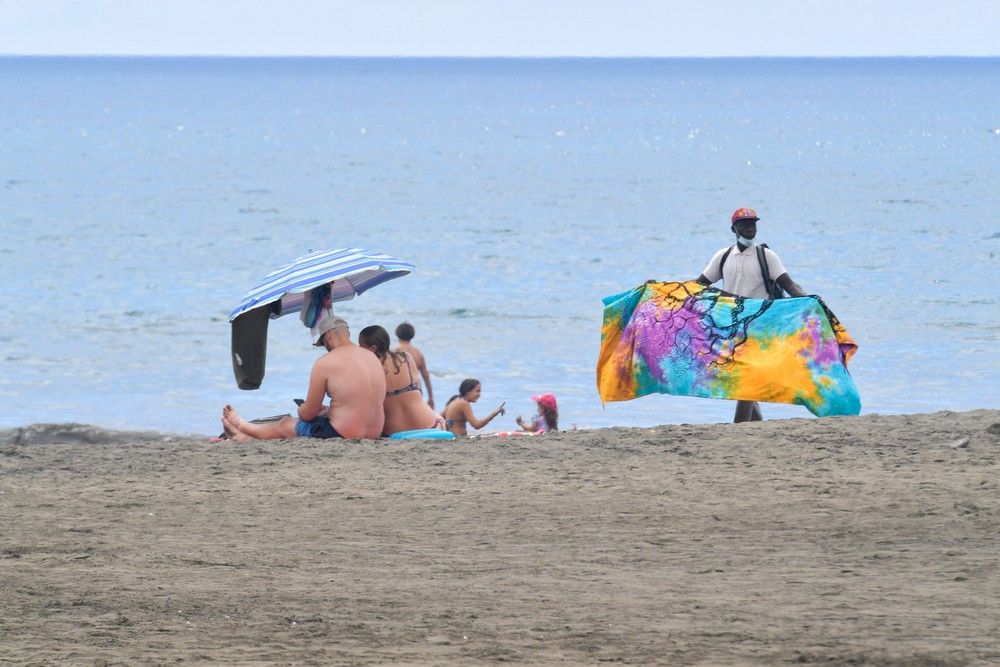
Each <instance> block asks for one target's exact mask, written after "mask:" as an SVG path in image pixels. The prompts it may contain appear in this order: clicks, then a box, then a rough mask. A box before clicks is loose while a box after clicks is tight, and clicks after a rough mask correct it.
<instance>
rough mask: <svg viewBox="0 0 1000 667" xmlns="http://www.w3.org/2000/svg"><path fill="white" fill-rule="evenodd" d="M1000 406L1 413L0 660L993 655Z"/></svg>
mask: <svg viewBox="0 0 1000 667" xmlns="http://www.w3.org/2000/svg"><path fill="white" fill-rule="evenodd" d="M998 454H1000V411H997V410H979V411H975V412H967V413H946V412H945V413H937V414H928V415H912V416H891V417H883V416H877V415H876V416H866V417H860V418H835V419H819V420H813V419H804V420H789V421H772V422H764V423H761V424H743V425H714V426H692V425H675V426H663V427H659V428H654V429H608V430H595V431H579V432H572V433H563V434H557V435H552V436H545V437H544V438H519V439H499V438H490V439H485V438H484V439H478V440H471V441H464V442H457V443H444V442H403V443H399V442H371V441H368V442H320V441H306V440H292V441H283V442H267V443H254V444H249V445H233V444H221V445H218V444H216V445H213V444H209V443H208V442H206V441H204V440H191V439H183V438H173V439H165V438H164V437H163V436H158V435H156V434H121V433H105V432H101V431H99V430H96V429H92V428H85V427H71V426H61V427H45V426H39V427H32V428H27V429H18V430H14V431H7V432H3V433H0V494H2V495H0V526H2V533H0V537H2V544H0V661H11V662H15V663H38V664H44V663H85V664H93V663H103V662H105V661H106V662H109V663H125V664H133V663H173V662H182V661H184V662H195V663H203V662H209V661H216V662H220V663H226V664H231V663H239V664H244V663H257V664H262V663H284V664H288V663H309V664H365V663H384V662H391V663H409V664H428V663H430V664H470V665H471V664H481V663H490V662H500V661H504V662H514V663H553V662H565V663H571V664H575V663H597V662H624V663H639V664H644V663H646V664H648V663H664V664H677V665H686V664H705V665H720V664H781V663H795V664H822V665H831V664H834V665H836V664H852V665H857V664H864V665H867V664H899V665H969V664H971V665H988V664H990V665H996V664H1000V568H998V559H1000V486H998V485H1000V475H998V473H1000V456H998Z"/></svg>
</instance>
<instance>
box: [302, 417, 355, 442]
mask: <svg viewBox="0 0 1000 667" xmlns="http://www.w3.org/2000/svg"><path fill="white" fill-rule="evenodd" d="M295 435H297V436H299V437H300V438H323V439H326V438H343V437H344V436H342V435H340V434H339V433H337V429H335V428H334V427H333V424H331V423H330V420H329V419H327V418H326V417H316V419H314V420H312V421H311V422H305V421H302V420H301V419H299V420H298V421H296V422H295Z"/></svg>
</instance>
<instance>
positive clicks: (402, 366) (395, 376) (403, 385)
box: [358, 324, 444, 435]
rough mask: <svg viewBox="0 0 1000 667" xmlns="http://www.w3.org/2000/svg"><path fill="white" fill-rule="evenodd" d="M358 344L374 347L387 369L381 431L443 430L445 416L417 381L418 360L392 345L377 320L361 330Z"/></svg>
mask: <svg viewBox="0 0 1000 667" xmlns="http://www.w3.org/2000/svg"><path fill="white" fill-rule="evenodd" d="M358 345H359V346H361V347H363V348H365V349H366V350H371V351H372V353H374V355H375V356H376V357H378V360H379V361H381V362H382V368H384V369H385V390H386V391H385V402H384V403H383V407H384V409H385V426H384V427H383V428H382V435H392V434H393V433H398V432H400V431H413V430H417V429H424V428H439V429H441V430H444V419H443V418H441V417H439V416H438V415H437V413H435V412H434V410H432V409H431V408H430V406H429V405H427V403H425V402H424V399H423V396H421V395H420V385H418V384H417V383H416V382H415V378H416V376H417V370H416V368H417V364H416V362H414V361H413V357H411V356H410V355H409V354H408V353H406V352H393V351H391V350H390V349H389V332H388V331H386V330H385V329H383V328H382V327H380V326H378V325H377V324H375V325H372V326H370V327H365V328H364V329H362V330H361V333H359V334H358Z"/></svg>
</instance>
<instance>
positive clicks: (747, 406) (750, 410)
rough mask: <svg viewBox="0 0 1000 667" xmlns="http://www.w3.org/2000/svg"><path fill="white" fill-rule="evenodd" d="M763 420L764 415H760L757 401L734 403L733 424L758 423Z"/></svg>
mask: <svg viewBox="0 0 1000 667" xmlns="http://www.w3.org/2000/svg"><path fill="white" fill-rule="evenodd" d="M763 420H764V415H763V414H761V411H760V406H759V405H757V401H736V416H735V417H733V422H734V423H736V424H739V423H740V422H759V421H763Z"/></svg>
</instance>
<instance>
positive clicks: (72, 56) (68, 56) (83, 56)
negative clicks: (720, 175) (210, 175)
mask: <svg viewBox="0 0 1000 667" xmlns="http://www.w3.org/2000/svg"><path fill="white" fill-rule="evenodd" d="M0 59H10V60H13V59H26V60H27V59H37V60H60V59H64V60H426V61H430V60H438V61H440V60H456V61H487V60H493V61H495V60H519V61H554V60H573V61H612V60H630V61H658V60H672V61H677V60H712V61H724V60H825V61H830V60H840V61H847V60H853V61H870V60H996V59H1000V53H998V54H994V55H962V54H954V55H948V54H930V55H915V54H899V55H787V54H785V55H752V56H733V55H718V56H714V55H713V56H696V55H675V56H644V55H587V56H584V55H558V56H553V55H549V56H542V55H535V56H531V55H389V54H381V55H349V54H347V55H330V54H325V55H305V54H285V55H283V54H200V53H190V54H179V53H175V54H149V53H145V54H138V53H137V54H130V53H0Z"/></svg>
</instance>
